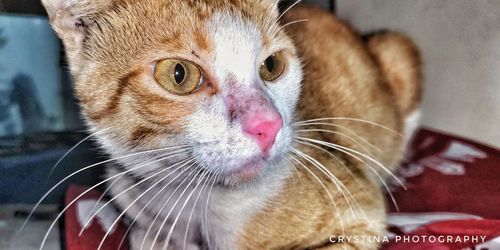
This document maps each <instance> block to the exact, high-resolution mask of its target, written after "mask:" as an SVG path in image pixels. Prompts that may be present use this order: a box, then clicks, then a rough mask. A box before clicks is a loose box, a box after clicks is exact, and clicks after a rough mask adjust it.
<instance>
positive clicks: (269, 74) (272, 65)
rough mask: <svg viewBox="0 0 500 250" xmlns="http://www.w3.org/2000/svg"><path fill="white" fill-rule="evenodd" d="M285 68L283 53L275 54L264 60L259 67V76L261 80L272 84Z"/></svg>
mask: <svg viewBox="0 0 500 250" xmlns="http://www.w3.org/2000/svg"><path fill="white" fill-rule="evenodd" d="M285 67H286V60H285V56H284V55H283V52H276V53H274V54H272V55H271V56H269V57H268V58H267V59H266V60H264V62H263V63H262V65H261V66H260V70H259V74H260V77H261V78H262V80H264V81H267V82H272V81H274V80H276V79H278V78H279V77H280V76H281V75H282V74H283V72H284V71H285Z"/></svg>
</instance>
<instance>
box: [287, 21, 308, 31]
mask: <svg viewBox="0 0 500 250" xmlns="http://www.w3.org/2000/svg"><path fill="white" fill-rule="evenodd" d="M303 22H309V19H299V20H295V21H291V22H288V23H285V24H283V25H281V28H282V29H284V28H286V27H287V26H289V25H292V24H296V23H303Z"/></svg>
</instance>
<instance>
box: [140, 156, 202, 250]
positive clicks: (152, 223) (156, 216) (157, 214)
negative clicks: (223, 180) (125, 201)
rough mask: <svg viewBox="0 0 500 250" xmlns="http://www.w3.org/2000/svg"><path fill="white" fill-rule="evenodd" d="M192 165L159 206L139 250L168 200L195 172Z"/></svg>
mask: <svg viewBox="0 0 500 250" xmlns="http://www.w3.org/2000/svg"><path fill="white" fill-rule="evenodd" d="M194 165H196V163H193V164H191V165H189V167H187V168H188V169H191V168H192V169H191V171H189V173H188V174H187V175H186V176H185V177H184V178H183V179H182V181H181V182H180V183H179V185H177V187H176V188H175V189H174V190H173V191H172V193H171V194H170V196H169V197H168V198H167V200H166V201H165V203H163V205H162V206H161V208H160V209H159V210H158V213H156V215H155V217H154V218H153V221H152V222H151V225H149V227H148V229H147V231H146V233H145V234H144V238H143V239H142V242H141V247H140V248H139V249H141V250H142V249H143V248H144V244H146V238H147V236H148V235H149V233H150V232H151V230H152V229H153V226H154V223H155V222H156V220H157V219H158V217H160V214H161V213H162V212H163V209H165V207H166V206H167V205H168V202H169V201H170V199H172V198H173V197H174V195H175V193H176V192H177V190H179V188H180V187H181V186H182V185H183V184H184V182H185V181H187V180H188V177H190V176H191V174H193V173H194V172H195V170H196V168H193V166H194Z"/></svg>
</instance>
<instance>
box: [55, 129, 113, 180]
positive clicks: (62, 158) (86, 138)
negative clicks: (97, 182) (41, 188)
mask: <svg viewBox="0 0 500 250" xmlns="http://www.w3.org/2000/svg"><path fill="white" fill-rule="evenodd" d="M109 129H111V127H109V128H106V129H103V130H99V131H97V132H94V133H92V134H90V135H89V136H87V137H85V138H83V139H82V140H80V141H79V142H78V143H76V144H75V145H74V146H73V147H71V148H70V149H69V150H68V151H66V153H64V155H63V156H62V157H61V158H59V160H57V162H56V164H54V166H53V167H52V168H51V169H50V172H49V175H48V176H47V179H49V178H50V177H51V176H52V174H53V173H54V170H55V169H56V168H57V166H59V164H60V163H61V162H62V161H63V160H64V159H65V158H66V157H67V156H68V155H69V154H70V153H71V152H73V150H75V149H76V148H77V147H78V146H80V145H81V144H82V143H84V142H85V141H87V140H88V139H90V138H92V137H93V136H96V135H97V134H100V133H102V132H105V131H107V130H109Z"/></svg>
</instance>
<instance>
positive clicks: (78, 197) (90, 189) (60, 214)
mask: <svg viewBox="0 0 500 250" xmlns="http://www.w3.org/2000/svg"><path fill="white" fill-rule="evenodd" d="M170 157H171V156H168V157H166V158H165V159H168V158H170ZM165 159H160V160H158V161H161V160H165ZM158 161H155V162H149V163H146V164H143V165H140V166H138V167H134V168H131V169H129V170H127V171H125V172H123V173H120V174H117V175H114V176H112V177H109V178H107V179H106V180H104V181H101V182H99V183H97V184H96V185H94V186H92V187H90V188H89V189H87V190H86V191H85V192H83V193H81V194H80V195H78V196H77V197H76V198H75V199H73V200H72V201H71V202H70V203H69V204H68V205H66V207H65V208H64V209H63V210H62V211H61V212H60V213H59V214H58V215H57V217H56V218H55V219H54V221H53V222H52V224H51V225H50V227H49V229H48V230H47V233H46V234H45V236H44V238H43V241H42V244H41V245H40V250H41V249H43V246H44V245H45V242H46V241H47V238H48V236H49V233H50V231H51V230H52V228H54V226H55V224H56V223H57V221H58V220H59V219H60V218H61V217H62V215H63V214H64V212H66V210H68V209H69V208H70V207H71V206H72V205H73V204H74V203H76V202H77V201H78V200H79V199H80V198H82V197H83V196H84V195H86V194H87V193H88V192H90V191H92V190H93V189H94V188H96V187H98V186H100V185H102V184H104V183H106V182H107V181H109V180H111V179H114V178H116V177H118V176H121V175H124V174H126V173H129V172H131V171H134V170H136V169H139V168H143V167H146V166H148V165H150V164H152V163H156V162H158Z"/></svg>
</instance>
